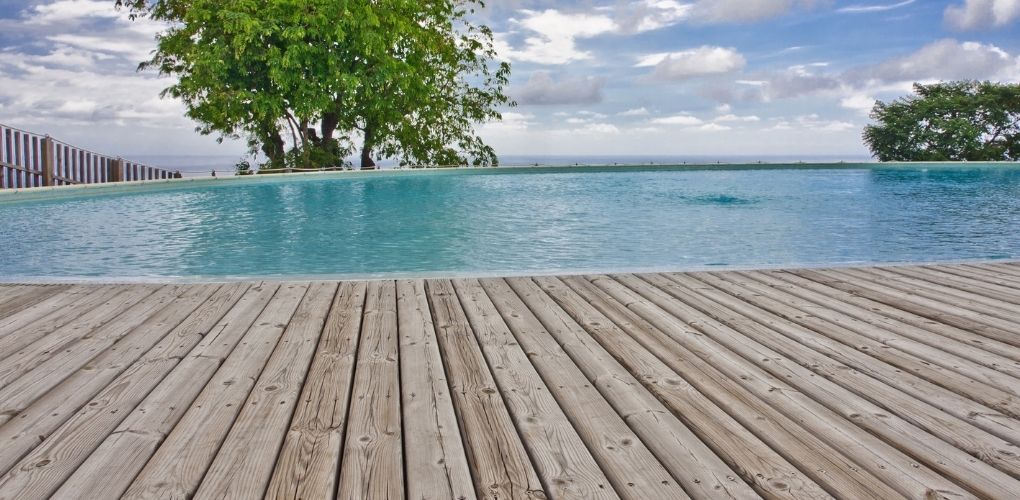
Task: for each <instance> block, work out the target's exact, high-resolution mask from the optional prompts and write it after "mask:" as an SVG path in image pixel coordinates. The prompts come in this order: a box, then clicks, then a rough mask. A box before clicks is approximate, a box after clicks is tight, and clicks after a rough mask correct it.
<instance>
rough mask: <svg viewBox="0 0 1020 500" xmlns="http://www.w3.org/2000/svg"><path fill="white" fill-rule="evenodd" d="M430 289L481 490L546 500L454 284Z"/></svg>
mask: <svg viewBox="0 0 1020 500" xmlns="http://www.w3.org/2000/svg"><path fill="white" fill-rule="evenodd" d="M426 290H427V292H428V297H429V308H430V310H431V311H432V316H433V321H434V324H435V328H436V336H437V337H438V338H439V346H440V351H441V352H442V355H443V360H444V362H445V366H446V376H447V377H448V378H449V381H450V390H451V391H452V393H453V400H454V404H455V409H456V412H457V421H458V422H459V423H460V429H461V433H462V435H463V437H464V444H465V448H466V449H467V452H468V458H469V461H470V465H471V471H472V479H473V480H474V482H475V492H476V494H477V495H478V496H479V497H480V498H491V499H493V500H504V499H515V498H525V499H542V498H546V494H545V491H544V490H543V489H542V484H541V482H540V481H539V479H538V473H537V472H535V468H534V466H533V465H532V463H531V459H530V458H529V457H528V453H527V451H526V450H525V449H524V445H523V444H522V443H521V440H520V436H519V435H518V434H517V430H516V428H515V427H514V424H513V420H512V419H511V418H510V413H509V411H508V410H507V407H506V403H505V402H504V401H503V397H502V396H501V395H500V393H499V390H498V389H497V387H496V382H495V380H494V379H493V376H492V372H490V371H489V367H488V365H487V364H486V362H485V358H484V356H483V355H482V352H481V348H480V347H479V346H478V342H477V340H476V339H475V337H474V333H473V332H472V331H471V326H470V324H469V323H468V320H467V317H466V316H465V314H464V310H463V308H462V307H461V304H460V301H459V300H458V299H457V295H456V293H455V292H454V289H453V285H452V283H450V282H449V281H448V280H429V281H427V282H426Z"/></svg>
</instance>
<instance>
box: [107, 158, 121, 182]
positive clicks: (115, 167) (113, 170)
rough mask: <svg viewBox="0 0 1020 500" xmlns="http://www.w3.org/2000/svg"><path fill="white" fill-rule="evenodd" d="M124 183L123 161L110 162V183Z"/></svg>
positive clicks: (118, 159)
mask: <svg viewBox="0 0 1020 500" xmlns="http://www.w3.org/2000/svg"><path fill="white" fill-rule="evenodd" d="M123 181H124V160H122V159H120V158H115V159H113V160H111V161H110V182H123Z"/></svg>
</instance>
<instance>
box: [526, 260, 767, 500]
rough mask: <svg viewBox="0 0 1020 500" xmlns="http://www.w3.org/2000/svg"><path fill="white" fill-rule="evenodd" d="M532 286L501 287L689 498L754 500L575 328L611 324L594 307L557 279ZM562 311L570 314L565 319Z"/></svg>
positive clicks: (634, 380)
mask: <svg viewBox="0 0 1020 500" xmlns="http://www.w3.org/2000/svg"><path fill="white" fill-rule="evenodd" d="M535 280H537V281H538V282H539V284H536V283H535V282H533V281H532V280H531V279H529V278H510V279H508V280H507V281H508V282H509V284H510V286H511V287H512V288H513V290H514V291H515V292H516V293H517V295H518V296H519V297H520V298H521V299H522V300H523V301H524V302H525V304H527V305H528V307H529V308H530V310H531V312H532V313H533V314H535V316H536V317H537V318H538V320H539V321H540V322H541V323H542V327H543V328H544V329H545V330H546V331H547V332H548V334H550V335H552V336H553V337H554V338H555V340H556V342H557V344H558V345H560V346H561V348H562V349H563V350H564V351H565V352H566V353H567V354H568V355H569V357H570V359H571V360H572V361H573V362H574V363H576V365H577V367H578V368H579V369H580V370H581V371H583V372H584V374H585V376H586V378H588V379H589V380H591V381H592V386H593V387H595V388H596V389H597V390H598V391H599V392H600V393H601V394H602V396H603V397H605V398H606V400H607V401H608V402H609V403H610V404H612V405H613V407H614V410H615V411H616V412H617V413H618V414H619V415H620V416H621V417H622V418H623V420H624V421H625V422H626V423H627V424H628V425H629V426H630V427H631V428H632V429H633V430H634V432H636V433H637V434H638V435H639V436H640V437H641V440H643V442H644V444H646V445H647V446H648V448H649V449H650V450H651V451H652V452H653V454H654V455H655V457H656V458H657V459H658V460H659V461H660V463H662V465H663V466H665V467H666V469H667V470H669V471H670V472H671V473H672V475H673V477H674V478H676V479H677V480H678V481H679V483H680V484H681V485H683V487H684V489H685V490H686V491H687V493H688V494H689V495H690V496H691V497H693V498H699V499H707V498H758V495H757V493H755V492H754V489H752V488H751V487H750V486H748V485H747V484H746V483H744V482H743V481H741V480H740V479H739V478H738V477H737V474H736V473H735V472H734V471H733V469H731V468H730V467H729V466H728V465H726V463H725V462H724V461H723V459H721V458H719V456H718V455H716V453H715V452H714V451H712V449H711V448H709V447H708V446H707V445H706V444H705V443H704V442H702V441H701V439H699V438H698V436H697V435H695V434H694V433H693V432H691V430H690V429H688V428H687V427H686V426H685V425H684V424H683V423H682V422H680V420H679V419H677V417H676V416H674V415H673V414H672V413H671V412H670V410H669V409H667V408H666V407H665V406H664V405H663V404H662V403H661V402H660V401H659V400H658V399H656V397H655V395H653V394H652V393H651V392H649V391H648V390H646V389H645V388H644V387H642V385H641V382H639V381H638V379H637V378H636V377H635V375H633V374H631V372H629V371H627V369H626V368H624V366H623V365H622V364H620V363H619V362H618V361H617V360H616V359H615V358H614V357H613V356H612V355H611V354H610V353H609V352H608V351H606V350H605V349H604V348H603V347H602V346H601V345H600V344H599V343H598V342H597V341H596V340H595V339H594V338H593V337H592V336H591V335H589V334H588V332H587V331H586V330H585V328H582V326H581V324H579V323H582V324H585V325H588V327H590V328H592V329H593V330H594V331H596V332H602V331H603V330H606V329H608V328H610V326H611V325H612V324H613V323H612V321H611V320H609V319H608V318H607V317H605V316H602V315H601V314H600V313H599V311H598V310H597V309H596V308H595V305H594V301H592V302H587V301H585V299H581V298H580V297H579V296H577V295H576V294H573V293H572V292H571V291H570V290H569V289H568V288H566V287H565V286H564V285H563V284H562V283H561V282H560V281H559V280H557V279H554V278H535ZM539 285H541V287H540V286H539ZM543 290H544V291H543ZM552 295H555V300H554V298H553V297H552ZM561 305H562V307H561ZM572 305H574V306H576V307H571V306H572ZM566 308H570V312H569V313H568V311H567V310H565V309H566ZM575 317H576V318H577V321H575V319H574V318H575ZM613 333H618V334H623V332H621V331H618V330H617V331H613V332H612V333H611V334H610V335H612V334H613ZM624 335H625V334H624ZM635 483H636V482H635Z"/></svg>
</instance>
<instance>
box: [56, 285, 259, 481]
mask: <svg viewBox="0 0 1020 500" xmlns="http://www.w3.org/2000/svg"><path fill="white" fill-rule="evenodd" d="M278 288H279V287H278V286H277V285H269V284H253V285H252V286H251V287H250V288H249V289H248V291H247V292H246V293H245V294H244V296H242V297H241V299H240V300H239V301H238V302H237V304H235V305H234V307H233V308H231V309H230V311H229V312H227V314H226V316H224V317H223V318H222V319H221V320H219V322H217V323H216V325H215V326H213V327H212V328H211V329H209V330H207V331H205V332H202V333H204V335H203V336H202V338H201V339H200V342H199V343H198V345H196V346H195V347H194V348H193V349H192V350H191V351H190V352H189V353H188V354H187V356H186V357H184V359H182V360H180V363H178V364H177V365H176V366H175V367H173V368H172V370H171V371H170V373H169V374H167V375H166V377H165V378H163V379H162V380H160V381H157V382H158V385H156V386H155V388H154V389H153V390H152V391H151V392H149V393H148V394H147V395H144V399H143V400H142V401H141V403H139V404H138V405H137V406H135V407H134V409H133V410H132V411H130V414H128V415H126V417H125V419H124V420H123V421H122V422H121V423H120V425H118V426H117V428H116V429H115V430H114V431H113V432H112V433H111V434H110V435H109V436H106V437H105V438H104V439H103V441H102V443H101V444H100V445H99V446H98V448H96V451H94V452H93V453H92V454H91V455H89V456H88V458H87V459H86V460H85V462H84V463H83V464H82V465H81V466H79V467H78V469H77V470H76V471H75V472H74V474H73V475H72V476H71V477H70V478H68V480H67V481H66V482H65V483H64V484H63V485H62V486H61V488H60V489H59V490H57V492H56V494H55V495H54V496H55V498H66V499H77V498H96V499H98V498H118V497H120V496H121V494H123V493H124V491H125V490H126V489H127V487H128V486H129V485H130V484H131V481H132V480H133V479H134V478H135V476H136V475H137V474H138V472H139V471H140V470H141V469H142V467H143V466H144V465H145V463H146V462H147V461H148V460H149V459H150V458H151V457H152V455H153V453H155V451H156V448H157V447H158V446H159V445H160V443H162V442H163V439H164V438H165V437H166V436H167V434H169V433H170V431H171V430H172V429H173V427H174V426H175V425H176V424H177V422H178V421H179V420H180V418H181V416H182V415H184V413H185V412H186V411H187V410H188V408H189V407H190V406H191V404H192V402H193V401H194V400H195V398H196V397H198V394H199V392H200V391H202V389H203V387H205V385H206V382H208V381H209V379H210V378H212V376H213V375H214V374H215V373H216V370H217V368H219V367H220V364H221V363H222V362H223V360H224V359H226V358H227V356H228V355H229V354H230V353H231V352H232V351H233V350H234V347H235V346H236V345H237V343H238V342H239V341H240V340H241V338H242V337H243V336H244V335H245V332H248V331H249V329H250V327H251V325H252V324H253V323H254V322H255V320H256V319H257V318H258V317H259V316H260V315H261V314H262V312H263V310H264V309H265V307H266V304H268V303H269V301H270V299H271V298H272V297H273V296H274V294H275V293H276V291H277V289H278ZM136 383H138V384H140V383H141V382H136ZM113 388H114V387H113V386H111V389H113ZM139 392H142V391H141V389H140V390H139ZM125 404H127V403H125Z"/></svg>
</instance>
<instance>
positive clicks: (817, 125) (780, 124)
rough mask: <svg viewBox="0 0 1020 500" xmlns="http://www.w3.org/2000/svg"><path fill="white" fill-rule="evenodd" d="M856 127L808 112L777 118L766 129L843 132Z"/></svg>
mask: <svg viewBox="0 0 1020 500" xmlns="http://www.w3.org/2000/svg"><path fill="white" fill-rule="evenodd" d="M857 128H858V126H857V125H855V124H853V123H850V122H847V121H842V120H826V119H822V118H821V117H819V116H818V115H817V114H810V115H801V116H798V117H796V118H793V119H785V120H784V119H781V120H778V121H776V123H775V125H773V126H772V127H770V128H768V129H766V130H771V131H776V130H795V129H803V130H811V131H815V132H845V131H848V130H854V129H857Z"/></svg>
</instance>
